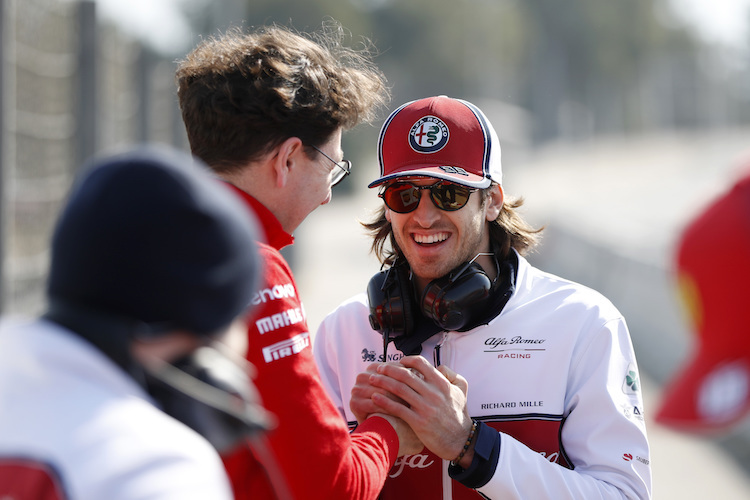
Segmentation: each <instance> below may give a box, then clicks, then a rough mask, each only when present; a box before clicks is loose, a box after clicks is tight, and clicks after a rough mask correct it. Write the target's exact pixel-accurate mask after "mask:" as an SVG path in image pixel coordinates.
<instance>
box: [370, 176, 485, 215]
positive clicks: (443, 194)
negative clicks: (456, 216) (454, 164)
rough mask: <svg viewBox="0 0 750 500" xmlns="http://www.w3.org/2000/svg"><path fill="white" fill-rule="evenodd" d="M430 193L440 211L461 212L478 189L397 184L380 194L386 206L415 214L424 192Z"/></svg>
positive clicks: (444, 184) (458, 185)
mask: <svg viewBox="0 0 750 500" xmlns="http://www.w3.org/2000/svg"><path fill="white" fill-rule="evenodd" d="M424 190H429V191H430V199H431V200H432V203H433V204H434V205H435V206H436V207H438V208H439V209H440V210H445V211H446V212H453V211H455V210H459V209H461V208H463V207H464V205H466V203H467V202H468V201H469V196H471V193H472V192H474V191H476V190H477V189H476V188H470V187H466V186H462V185H461V184H454V183H452V182H443V181H440V182H436V183H435V184H432V185H430V186H415V185H414V184H411V183H409V182H395V183H393V184H391V185H389V186H386V187H385V188H384V189H383V190H382V191H381V192H380V193H379V194H378V196H380V197H381V198H383V201H384V202H385V204H386V206H387V207H388V208H390V209H391V210H393V211H394V212H397V213H399V214H407V213H409V212H413V211H414V210H415V209H416V208H417V207H418V206H419V199H420V198H421V197H422V191H424Z"/></svg>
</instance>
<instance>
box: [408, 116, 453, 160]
mask: <svg viewBox="0 0 750 500" xmlns="http://www.w3.org/2000/svg"><path fill="white" fill-rule="evenodd" d="M449 135H450V134H449V132H448V125H446V124H445V122H443V120H441V119H440V118H438V117H437V116H425V117H422V118H420V119H419V120H417V122H416V123H415V124H414V125H412V127H411V130H409V146H411V148H412V149H413V150H414V151H417V152H418V153H435V152H437V151H440V150H441V149H443V148H444V147H445V145H446V144H448V136H449Z"/></svg>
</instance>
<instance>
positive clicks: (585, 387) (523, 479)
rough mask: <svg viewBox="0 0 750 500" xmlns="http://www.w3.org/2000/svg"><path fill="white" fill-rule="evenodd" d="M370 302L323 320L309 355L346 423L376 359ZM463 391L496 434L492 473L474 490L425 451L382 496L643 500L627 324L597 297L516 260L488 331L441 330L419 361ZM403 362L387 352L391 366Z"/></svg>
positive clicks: (637, 400)
mask: <svg viewBox="0 0 750 500" xmlns="http://www.w3.org/2000/svg"><path fill="white" fill-rule="evenodd" d="M368 312H369V309H368V305H367V297H366V295H365V294H364V293H363V294H360V295H357V296H356V297H353V298H352V299H350V300H348V301H347V302H345V303H343V304H342V305H341V306H339V307H338V308H337V309H336V310H335V311H333V312H332V313H331V314H330V315H328V316H327V317H326V318H325V319H324V321H323V322H322V323H321V325H320V328H319V330H318V332H317V335H316V337H315V344H314V349H313V350H314V354H315V358H316V361H317V363H318V366H319V368H320V372H321V376H322V379H323V382H324V384H325V386H326V389H327V390H328V391H329V393H330V395H331V397H332V399H333V401H334V403H336V405H337V406H338V407H339V410H340V411H341V412H342V414H343V415H344V416H345V418H346V420H347V421H348V422H349V423H350V425H353V424H354V423H356V422H355V420H356V419H355V417H354V415H353V414H352V413H351V411H350V409H349V399H350V394H351V389H352V386H353V385H354V380H355V377H356V375H357V374H358V373H360V372H362V371H364V370H365V367H366V366H367V365H368V364H369V363H372V362H374V361H382V359H383V358H382V355H383V341H382V338H381V336H380V334H379V333H378V332H376V331H374V330H372V328H371V327H370V325H369V322H368V319H367V316H368ZM436 350H438V351H439V353H440V358H441V360H442V363H443V364H446V365H447V366H449V367H450V368H452V369H453V370H455V371H456V372H458V373H460V374H461V375H463V376H464V377H465V378H466V379H467V381H468V383H469V391H468V408H469V413H470V415H471V416H472V417H474V418H476V419H478V420H481V421H483V422H485V423H487V424H488V425H490V426H492V427H493V428H495V429H497V430H499V431H500V432H501V435H500V458H499V463H498V467H497V469H496V472H495V474H494V476H493V477H492V479H491V480H490V481H489V483H488V484H486V485H485V486H483V487H482V488H479V489H478V490H476V491H474V490H470V489H468V488H466V487H464V486H463V485H461V484H460V483H458V482H456V481H453V480H452V479H450V477H449V476H448V470H447V469H448V462H447V461H443V460H441V459H440V458H438V457H437V456H435V455H433V454H432V453H429V452H428V451H427V450H425V451H424V452H423V453H424V454H419V455H412V456H407V457H401V458H399V460H398V461H397V462H396V464H395V466H394V467H393V469H392V470H391V471H390V474H389V479H388V480H387V481H386V486H385V488H384V489H383V494H382V497H381V498H384V499H389V498H393V499H402V498H410V499H416V498H426V499H431V500H432V499H440V498H443V499H450V498H453V499H463V498H467V499H468V498H479V495H477V491H478V492H480V493H481V494H482V495H483V496H485V497H487V498H496V499H531V498H533V499H535V500H539V499H555V500H560V499H575V500H580V499H586V500H592V499H605V498H606V499H615V498H616V499H622V498H629V499H649V498H651V469H650V457H649V445H648V441H647V438H646V427H645V423H644V413H643V411H644V410H643V402H642V398H641V394H640V386H639V384H640V382H639V378H638V368H637V364H636V359H635V355H634V353H633V347H632V343H631V340H630V334H629V332H628V329H627V326H626V324H625V320H624V319H623V317H622V315H621V314H620V313H619V312H618V311H617V309H616V308H615V307H614V306H613V305H612V304H611V303H610V302H609V301H608V300H607V299H606V298H604V297H603V296H602V295H601V294H599V293H598V292H596V291H594V290H591V289H589V288H586V287H584V286H582V285H579V284H576V283H573V282H570V281H567V280H563V279H561V278H558V277H556V276H553V275H551V274H548V273H544V272H542V271H540V270H538V269H536V268H534V267H533V266H531V265H530V264H529V263H528V262H527V261H526V260H525V259H524V258H523V257H520V256H519V268H518V277H517V282H516V291H515V293H514V294H513V296H512V297H511V299H510V300H509V302H508V304H507V305H506V306H505V308H504V309H503V311H502V313H501V314H500V315H499V316H497V317H495V318H494V319H493V320H492V321H491V322H490V324H488V325H484V326H480V327H477V328H475V329H473V330H471V331H469V332H465V333H458V332H444V333H442V334H437V335H435V336H433V337H432V338H430V339H429V340H427V341H426V342H425V343H424V344H423V345H422V356H424V357H426V358H427V359H429V360H433V358H434V353H435V351H436ZM400 357H402V354H401V353H400V352H399V351H397V350H396V349H395V347H394V346H393V345H392V344H391V346H390V347H389V350H388V360H389V361H392V360H397V359H399V358H400Z"/></svg>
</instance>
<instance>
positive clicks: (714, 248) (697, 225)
mask: <svg viewBox="0 0 750 500" xmlns="http://www.w3.org/2000/svg"><path fill="white" fill-rule="evenodd" d="M675 264H676V265H675V268H676V276H677V283H678V285H679V291H680V297H681V299H682V302H683V304H684V305H685V309H686V310H687V311H688V313H689V315H688V318H689V325H690V329H691V330H692V332H693V333H695V336H694V337H693V343H692V344H693V345H692V354H691V357H690V359H689V360H687V361H686V362H685V364H684V366H682V367H681V368H680V370H679V372H678V373H676V374H674V377H673V379H672V380H671V381H670V382H669V383H668V384H667V386H666V388H665V391H664V397H663V400H662V401H661V403H660V408H659V410H658V413H657V415H656V421H657V422H659V423H661V424H663V425H666V426H669V427H672V428H674V429H678V430H682V431H685V432H693V433H710V432H713V433H721V432H725V431H728V430H730V429H731V428H732V427H733V426H734V425H735V424H737V423H738V422H739V421H740V420H742V419H743V418H744V417H746V416H747V415H748V412H750V326H748V323H746V322H745V321H744V320H743V319H742V314H743V311H746V310H747V293H745V292H744V290H743V289H742V286H743V284H745V283H747V282H748V281H750V169H748V170H746V171H745V172H744V173H743V174H742V175H740V177H739V178H738V179H737V180H736V181H735V183H734V184H733V185H732V186H731V188H730V189H728V190H727V191H726V192H724V193H722V194H721V195H720V196H718V197H717V198H716V199H714V200H712V201H711V202H710V204H709V205H708V206H707V207H704V208H703V209H702V210H701V212H700V213H699V214H697V215H696V216H695V217H694V218H693V219H692V220H691V221H690V222H689V223H688V225H687V226H686V228H685V229H684V230H683V232H682V234H681V236H680V238H679V241H678V244H677V252H676V259H675Z"/></svg>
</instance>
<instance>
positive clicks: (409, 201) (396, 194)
mask: <svg viewBox="0 0 750 500" xmlns="http://www.w3.org/2000/svg"><path fill="white" fill-rule="evenodd" d="M382 196H383V201H384V202H385V204H386V205H388V208H390V209H391V210H393V211H394V212H398V213H400V214H405V213H408V212H411V211H412V210H414V209H416V208H417V206H418V205H419V189H417V188H415V187H414V186H412V185H411V184H393V185H391V186H388V187H387V188H386V189H385V191H384V192H383V195H382Z"/></svg>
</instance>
